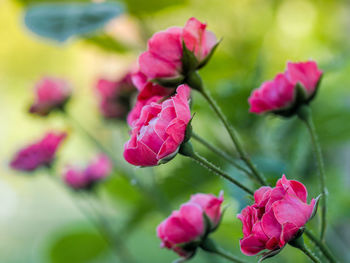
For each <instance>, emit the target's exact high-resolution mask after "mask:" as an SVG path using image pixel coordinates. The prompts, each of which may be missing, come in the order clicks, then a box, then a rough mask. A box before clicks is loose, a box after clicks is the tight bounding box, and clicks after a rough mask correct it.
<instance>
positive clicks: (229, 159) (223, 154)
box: [191, 132, 256, 180]
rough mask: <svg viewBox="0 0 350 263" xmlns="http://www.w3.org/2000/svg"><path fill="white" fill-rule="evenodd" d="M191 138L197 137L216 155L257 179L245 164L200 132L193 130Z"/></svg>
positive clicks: (198, 140)
mask: <svg viewBox="0 0 350 263" xmlns="http://www.w3.org/2000/svg"><path fill="white" fill-rule="evenodd" d="M191 138H193V139H195V140H196V141H197V142H199V143H201V144H202V145H204V146H205V147H207V148H208V149H209V150H211V151H212V152H213V153H215V154H216V155H218V156H219V157H222V158H223V159H225V160H226V161H227V162H229V163H230V164H232V165H233V166H234V167H236V168H237V169H238V170H240V171H242V172H244V173H245V174H247V175H248V176H249V177H250V178H253V179H254V180H256V178H255V177H254V176H253V175H252V174H251V173H250V172H249V171H248V170H247V169H246V168H244V167H243V166H241V165H239V164H238V163H237V162H236V161H235V160H234V159H233V158H232V157H231V156H230V155H228V154H227V153H226V152H224V151H222V150H220V149H219V148H217V147H215V146H214V145H212V144H211V143H210V142H208V141H206V140H205V139H203V138H202V137H200V136H199V135H198V134H196V133H194V132H192V136H191Z"/></svg>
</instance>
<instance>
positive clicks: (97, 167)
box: [63, 154, 113, 190]
mask: <svg viewBox="0 0 350 263" xmlns="http://www.w3.org/2000/svg"><path fill="white" fill-rule="evenodd" d="M112 168H113V166H112V163H111V161H110V160H109V158H108V157H107V156H106V155H103V154H100V155H98V156H97V157H96V158H95V160H93V161H92V162H91V163H90V164H89V165H88V166H87V167H86V168H85V169H83V170H81V169H77V168H72V167H70V168H68V169H67V171H66V172H65V173H64V175H63V177H64V181H65V183H66V184H67V185H68V186H70V187H72V188H73V189H76V190H81V189H85V190H87V189H91V188H92V187H93V186H95V185H96V184H97V183H98V182H99V181H101V180H103V179H104V178H106V177H107V176H108V175H109V174H110V173H111V172H112Z"/></svg>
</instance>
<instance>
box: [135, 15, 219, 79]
mask: <svg viewBox="0 0 350 263" xmlns="http://www.w3.org/2000/svg"><path fill="white" fill-rule="evenodd" d="M183 42H184V43H185V45H186V47H187V49H188V50H190V51H191V52H192V53H193V54H194V57H195V59H196V65H195V68H192V69H190V70H195V69H196V68H199V67H201V66H203V65H204V64H205V63H206V62H207V60H208V59H209V58H210V55H211V53H212V50H213V49H214V47H215V46H216V44H217V43H218V41H217V39H216V37H215V35H214V34H213V33H212V32H210V31H207V30H206V24H203V23H201V22H200V21H198V20H197V19H196V18H194V17H192V18H190V19H189V20H188V21H187V23H186V25H185V27H184V28H181V27H171V28H168V29H167V30H165V31H161V32H158V33H156V34H154V35H153V36H152V38H151V39H150V40H149V41H148V50H147V51H146V52H144V53H143V54H141V56H140V58H139V66H140V71H141V72H142V73H144V74H145V75H146V76H147V78H148V79H160V78H166V79H175V78H178V77H181V76H182V75H185V74H186V72H185V71H187V70H189V69H186V68H185V67H186V65H184V64H183V63H184V60H183Z"/></svg>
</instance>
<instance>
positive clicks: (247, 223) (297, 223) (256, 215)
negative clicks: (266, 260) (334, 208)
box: [237, 175, 316, 256]
mask: <svg viewBox="0 0 350 263" xmlns="http://www.w3.org/2000/svg"><path fill="white" fill-rule="evenodd" d="M254 199H255V203H254V204H253V205H251V206H247V207H246V208H244V209H243V210H242V212H241V213H240V214H239V215H238V216H237V217H238V219H240V220H241V221H242V224H243V238H242V239H241V240H240V246H241V251H242V252H243V253H244V254H245V255H248V256H250V255H255V254H257V253H258V252H260V251H262V250H264V249H268V250H276V249H279V248H282V247H284V246H285V245H286V244H287V243H288V242H289V241H291V240H292V239H293V238H294V237H295V236H296V235H297V233H298V232H299V230H300V229H301V228H302V227H303V226H304V225H305V224H306V223H307V222H308V221H309V220H310V218H311V216H312V215H313V211H314V207H315V204H316V201H315V199H312V200H311V203H310V204H309V205H308V204H307V190H306V188H305V186H304V185H303V184H302V183H300V182H298V181H294V180H287V178H286V177H285V175H283V176H282V178H281V179H280V180H278V181H277V183H276V187H274V188H271V187H267V186H264V187H261V188H259V189H258V190H257V191H256V192H255V194H254Z"/></svg>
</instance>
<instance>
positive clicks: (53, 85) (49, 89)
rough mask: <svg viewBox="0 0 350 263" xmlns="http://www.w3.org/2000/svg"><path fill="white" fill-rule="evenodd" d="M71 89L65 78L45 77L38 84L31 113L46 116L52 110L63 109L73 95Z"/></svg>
mask: <svg viewBox="0 0 350 263" xmlns="http://www.w3.org/2000/svg"><path fill="white" fill-rule="evenodd" d="M71 93H72V91H71V89H70V87H69V85H68V83H67V82H66V81H65V80H63V79H58V78H52V77H45V78H42V79H41V80H40V81H39V82H38V83H37V84H36V98H35V101H34V103H33V104H32V106H31V107H30V109H29V112H30V113H33V114H37V115H41V116H46V115H48V114H49V113H50V112H51V111H53V110H56V109H61V110H62V109H63V108H64V106H65V104H66V103H67V101H68V100H69V98H70V96H71Z"/></svg>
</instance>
